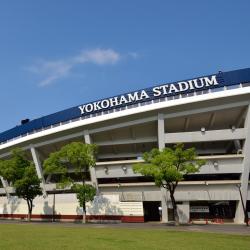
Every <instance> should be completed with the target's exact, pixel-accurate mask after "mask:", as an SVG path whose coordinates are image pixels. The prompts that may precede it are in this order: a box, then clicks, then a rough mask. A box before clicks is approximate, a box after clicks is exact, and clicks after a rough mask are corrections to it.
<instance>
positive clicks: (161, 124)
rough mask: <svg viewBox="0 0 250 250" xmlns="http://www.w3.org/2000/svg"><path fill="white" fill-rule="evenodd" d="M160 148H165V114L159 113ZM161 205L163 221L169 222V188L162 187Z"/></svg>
mask: <svg viewBox="0 0 250 250" xmlns="http://www.w3.org/2000/svg"><path fill="white" fill-rule="evenodd" d="M158 148H159V149H160V150H162V149H164V148H165V123H164V115H163V114H158ZM161 207H162V222H168V200H167V190H166V189H165V188H161Z"/></svg>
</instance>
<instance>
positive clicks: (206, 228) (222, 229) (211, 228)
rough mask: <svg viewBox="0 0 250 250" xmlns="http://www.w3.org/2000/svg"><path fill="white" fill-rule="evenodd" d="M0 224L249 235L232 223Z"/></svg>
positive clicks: (242, 228) (246, 229) (249, 230)
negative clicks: (179, 224)
mask: <svg viewBox="0 0 250 250" xmlns="http://www.w3.org/2000/svg"><path fill="white" fill-rule="evenodd" d="M0 224H18V225H27V224H32V225H39V226H52V227H91V228H129V229H160V230H172V231H189V232H210V233H226V234H239V235H249V236H250V226H249V227H247V226H245V225H235V224H234V225H233V224H219V225H215V224H209V225H193V224H192V225H185V226H184V225H181V226H173V225H169V224H163V223H153V222H149V223H107V224H105V223H102V224H100V223H88V224H81V223H70V222H24V221H21V222H20V221H15V220H0Z"/></svg>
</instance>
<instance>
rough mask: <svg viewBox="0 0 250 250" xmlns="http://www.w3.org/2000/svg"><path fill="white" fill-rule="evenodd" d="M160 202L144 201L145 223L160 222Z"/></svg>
mask: <svg viewBox="0 0 250 250" xmlns="http://www.w3.org/2000/svg"><path fill="white" fill-rule="evenodd" d="M160 207H161V202H160V201H144V202H143V211H144V221H145V222H147V221H160V220H161V215H160V209H159V208H160Z"/></svg>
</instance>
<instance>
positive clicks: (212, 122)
mask: <svg viewBox="0 0 250 250" xmlns="http://www.w3.org/2000/svg"><path fill="white" fill-rule="evenodd" d="M214 122H215V112H213V113H212V114H211V116H210V119H209V124H208V129H211V128H212V127H213V125H214Z"/></svg>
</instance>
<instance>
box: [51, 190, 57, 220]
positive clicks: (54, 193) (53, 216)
mask: <svg viewBox="0 0 250 250" xmlns="http://www.w3.org/2000/svg"><path fill="white" fill-rule="evenodd" d="M53 191H54V192H53V211H52V213H53V214H52V222H55V204H56V188H54V189H53Z"/></svg>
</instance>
